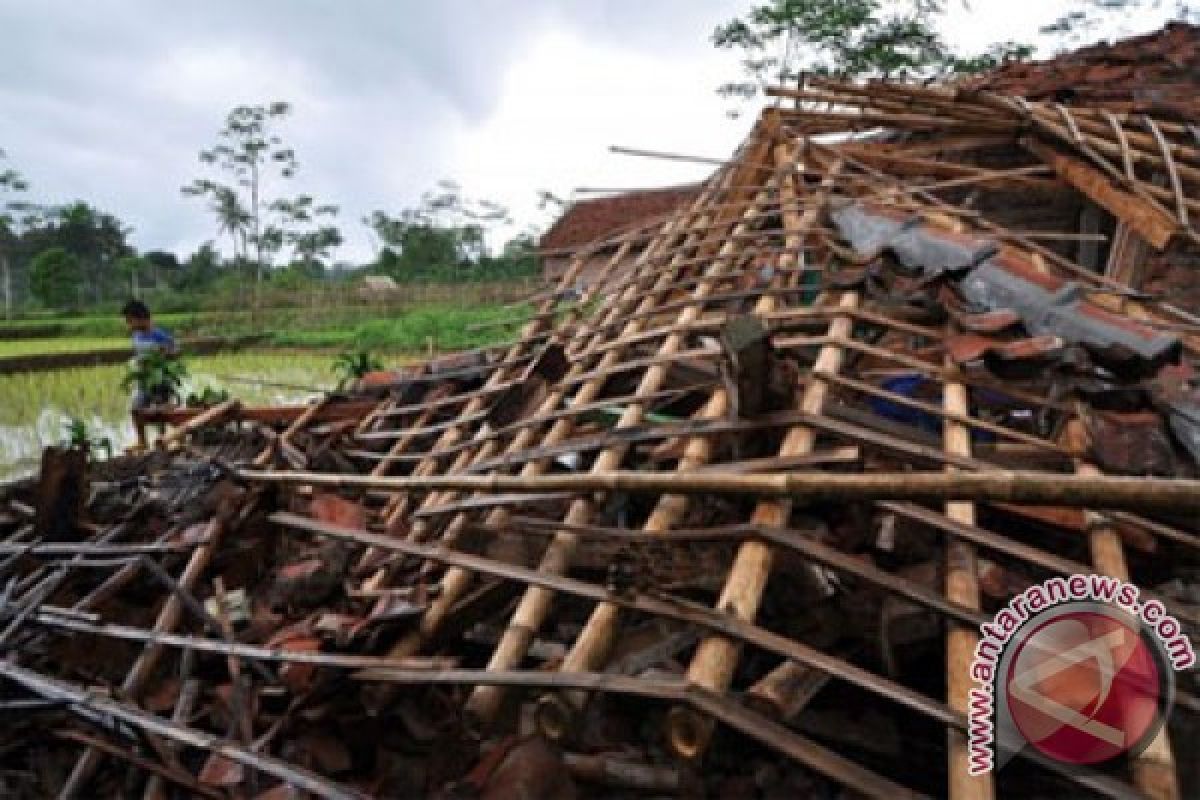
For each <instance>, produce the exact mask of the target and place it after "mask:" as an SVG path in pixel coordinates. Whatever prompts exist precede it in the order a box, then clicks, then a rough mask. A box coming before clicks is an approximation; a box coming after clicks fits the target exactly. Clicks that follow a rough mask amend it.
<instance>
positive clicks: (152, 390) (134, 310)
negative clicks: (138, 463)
mask: <svg viewBox="0 0 1200 800" xmlns="http://www.w3.org/2000/svg"><path fill="white" fill-rule="evenodd" d="M121 314H122V315H124V317H125V325H126V327H128V328H129V333H130V335H131V336H132V338H133V357H134V358H135V359H142V358H145V357H146V356H147V355H148V354H150V353H161V354H162V355H164V356H170V357H174V356H176V355H178V354H179V347H178V346H177V345H176V344H175V337H173V336H171V334H170V333H168V332H167V331H165V330H164V329H162V328H160V327H158V326H157V325H155V324H154V320H153V318H152V317H151V316H150V309H149V308H147V307H146V304H145V303H143V302H142V301H140V300H130V301H129V302H128V303H126V304H125V307H124V308H123V309H121ZM172 394H173V389H172V387H171V386H167V385H163V386H137V387H135V388H134V390H133V427H134V430H135V431H137V437H138V444H139V445H140V446H145V444H146V432H145V425H144V424H143V423H142V421H141V420H140V419H139V412H141V411H143V410H145V409H147V408H149V407H151V406H159V405H165V404H167V403H170V402H171V397H172Z"/></svg>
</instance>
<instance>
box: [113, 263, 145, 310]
mask: <svg viewBox="0 0 1200 800" xmlns="http://www.w3.org/2000/svg"><path fill="white" fill-rule="evenodd" d="M117 272H118V273H120V274H121V275H123V276H124V277H125V278H126V279H128V281H129V293H130V296H131V297H134V298H136V299H139V300H140V299H141V292H140V291H139V290H138V278H139V276H145V275H147V274H149V272H150V262H149V261H147V260H146V259H145V258H142V257H140V256H123V257H122V258H121V259H120V260H118V261H117Z"/></svg>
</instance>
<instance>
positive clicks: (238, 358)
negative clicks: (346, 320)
mask: <svg viewBox="0 0 1200 800" xmlns="http://www.w3.org/2000/svg"><path fill="white" fill-rule="evenodd" d="M384 361H385V363H388V364H393V363H395V364H398V363H402V362H403V359H400V358H391V359H389V358H385V359H384ZM332 362H333V357H332V355H331V354H329V353H324V352H317V353H306V352H294V351H287V352H284V351H246V352H239V353H224V354H218V355H214V356H204V357H197V358H193V359H188V361H187V365H188V372H189V374H190V377H189V379H188V383H187V385H186V386H185V391H186V392H190V391H198V390H201V389H203V388H204V387H206V386H212V387H215V388H223V389H226V390H227V391H229V393H230V394H232V395H233V396H235V397H238V398H241V399H242V400H243V401H244V402H245V403H247V404H264V403H291V402H302V401H305V400H308V399H310V398H312V397H313V396H315V395H316V394H318V393H319V391H315V390H320V389H325V388H330V387H332V386H333V384H334V383H335V379H334V376H333V373H332V372H331V369H330V367H331V364H332ZM124 373H125V367H124V366H122V365H115V366H105V367H86V368H81V369H63V370H55V371H52V372H21V373H13V374H7V375H0V483H3V482H5V481H8V480H12V479H14V478H16V477H19V476H21V475H23V474H26V473H28V472H30V471H32V470H33V469H35V468H36V466H37V463H38V459H39V458H40V454H41V450H42V448H43V447H45V446H47V445H50V444H58V443H59V442H61V441H62V440H63V436H64V429H65V428H66V425H67V422H68V420H70V419H71V418H72V417H76V418H79V419H81V420H83V421H84V422H85V423H86V424H87V426H88V428H89V430H91V431H92V432H93V434H94V435H97V436H102V437H107V438H108V439H109V440H110V441H111V442H112V444H113V447H114V448H115V449H116V450H118V451H119V450H120V449H122V448H124V447H126V446H128V445H129V444H132V442H133V441H134V434H133V425H132V423H131V421H130V418H129V400H130V397H129V392H128V391H126V390H125V389H123V388H122V387H121V378H122V376H123V375H124ZM264 384H281V385H278V386H272V385H264ZM282 384H286V385H287V387H285V386H283V385H282ZM288 387H290V388H288Z"/></svg>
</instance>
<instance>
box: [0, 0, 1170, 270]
mask: <svg viewBox="0 0 1200 800" xmlns="http://www.w3.org/2000/svg"><path fill="white" fill-rule="evenodd" d="M750 5H751V4H750V3H749V2H747V1H746V0H742V1H741V2H739V1H738V0H421V1H420V2H418V1H417V0H202V1H194V0H36V2H31V1H30V0H0V32H2V34H3V46H2V47H0V148H2V149H4V150H5V151H7V153H8V156H9V163H10V164H11V165H12V166H15V167H17V168H18V169H20V170H21V171H22V172H23V173H24V174H25V176H26V178H28V179H29V181H30V182H31V183H32V191H31V193H30V199H33V200H35V201H39V202H45V203H62V202H67V201H70V200H73V199H76V198H79V199H83V200H87V201H88V202H91V203H93V204H94V205H97V206H99V207H100V208H102V209H103V210H106V211H110V212H112V213H115V214H116V215H118V216H119V217H120V218H121V219H122V220H124V221H125V222H126V223H127V224H128V225H130V226H132V227H133V229H134V233H133V241H134V243H135V244H136V245H137V246H138V247H139V248H141V249H156V248H161V249H167V250H173V251H176V252H178V253H180V254H181V255H184V254H186V253H188V252H190V251H191V250H193V249H194V248H195V247H196V246H197V245H198V244H199V243H201V242H203V241H204V240H206V239H211V238H214V237H215V235H216V232H215V227H214V223H213V221H212V219H211V217H210V216H209V215H208V214H207V213H206V211H205V210H204V205H203V203H202V202H201V201H199V200H196V199H188V198H185V197H183V196H181V194H180V192H179V187H180V186H182V185H183V184H185V183H188V182H190V180H191V179H192V178H194V177H196V176H197V175H199V174H201V169H200V165H199V164H198V162H197V159H196V153H197V151H198V150H200V149H201V148H203V147H207V146H210V145H211V144H212V143H213V141H214V139H215V134H216V131H217V130H218V129H219V128H220V126H221V124H222V121H223V119H224V115H225V113H226V112H227V111H228V109H229V108H230V107H232V106H234V105H236V104H239V103H251V104H253V103H262V102H268V101H271V100H287V101H289V102H291V103H292V104H293V105H294V114H293V116H292V118H291V119H289V120H288V121H287V123H286V125H285V126H284V128H283V131H282V132H283V135H284V137H285V139H286V140H287V141H288V142H289V143H291V144H292V145H294V147H295V148H296V150H297V152H298V155H299V159H300V163H301V169H300V173H299V176H298V178H297V180H296V181H295V182H294V184H293V185H294V189H295V190H297V191H307V192H311V193H312V194H314V195H316V197H317V199H318V200H319V201H321V202H332V203H336V204H338V205H340V206H341V208H342V213H341V215H340V224H341V227H342V229H343V232H344V234H345V236H346V239H347V244H346V246H345V247H343V248H342V250H341V251H340V253H339V257H341V258H344V259H349V260H358V259H363V258H366V257H367V256H368V255H369V253H370V249H371V245H370V242H369V239H368V236H367V234H366V231H365V229H364V228H363V226H362V225H361V224H360V223H359V220H360V219H361V217H362V216H363V215H364V214H365V213H367V212H368V211H370V210H372V209H376V208H382V209H386V210H389V211H391V212H396V211H399V210H400V209H402V208H404V207H406V206H411V205H412V204H414V203H415V202H416V201H417V199H418V198H419V196H420V194H421V193H422V191H424V190H426V189H428V188H430V187H432V186H433V184H434V183H435V182H436V181H437V180H438V179H440V178H449V179H453V180H455V181H457V182H459V183H460V184H461V185H462V186H463V189H464V191H465V192H466V193H467V194H469V195H473V196H481V197H486V198H489V199H493V200H496V201H499V202H501V203H503V204H505V205H507V206H509V207H510V208H511V209H513V211H514V214H515V215H516V217H517V218H518V221H519V223H521V225H523V224H528V223H532V222H543V221H544V220H543V219H542V218H541V217H540V216H539V215H538V214H537V212H536V210H535V194H536V191H537V190H538V189H543V188H544V189H550V190H552V191H554V192H556V193H559V194H560V195H563V196H567V195H569V194H570V193H571V191H572V190H573V189H574V188H576V187H581V186H585V187H602V188H634V187H641V186H653V185H663V184H671V183H679V182H684V181H689V180H695V179H697V178H700V177H703V175H704V174H705V170H704V168H703V167H699V166H695V165H690V164H679V163H673V162H665V161H657V160H648V159H642V158H631V157H628V156H619V155H614V154H611V153H609V152H608V146H609V145H612V144H624V145H631V146H636V147H642V148H650V149H662V150H672V151H676V152H683V153H690V154H697V155H710V156H724V155H727V154H728V153H729V152H731V151H732V150H733V148H735V147H736V145H737V144H738V142H739V141H740V140H741V138H742V137H743V136H744V134H745V132H746V131H747V129H748V128H749V125H750V122H751V119H752V117H751V116H750V115H746V116H743V117H742V118H741V119H739V120H731V119H729V118H728V117H727V116H726V113H725V112H726V111H727V109H728V108H729V104H728V103H727V102H726V101H724V100H722V99H721V98H719V97H717V96H716V94H715V93H714V91H713V90H714V88H715V87H716V86H717V85H718V84H720V83H721V82H722V81H724V80H728V79H730V78H732V77H736V75H737V64H736V58H735V57H734V56H733V55H731V54H728V53H721V52H717V51H715V50H714V49H713V48H712V46H711V44H710V43H709V35H710V34H711V32H712V29H713V28H714V27H715V26H716V25H717V24H718V23H720V22H723V21H725V20H726V19H728V18H729V17H731V16H733V15H735V14H737V13H739V12H741V11H742V10H744V9H745V8H747V7H749V6H750ZM1065 5H1067V0H970V5H969V8H968V9H964V8H962V7H960V6H957V5H956V6H955V7H954V11H953V13H952V16H951V18H950V20H949V22H948V23H947V26H946V33H947V36H948V38H950V39H951V40H952V41H953V42H955V43H956V44H960V45H962V46H964V47H967V48H971V47H980V46H982V45H984V44H986V43H987V42H988V41H994V40H997V39H1004V38H1019V39H1025V40H1029V39H1032V38H1033V36H1034V33H1035V31H1036V28H1037V26H1038V25H1039V24H1042V23H1044V22H1047V21H1049V20H1050V19H1053V18H1054V16H1055V15H1056V12H1057V11H1058V10H1060V9H1061V8H1062V7H1063V6H1065ZM1159 22H1161V17H1160V16H1158V15H1153V14H1145V15H1142V16H1139V17H1138V18H1136V19H1132V20H1128V21H1127V22H1126V24H1125V27H1126V28H1127V30H1129V31H1141V30H1148V29H1151V28H1153V27H1155V26H1156V25H1157V24H1158V23H1159ZM521 225H518V226H517V228H519V227H521ZM515 230H516V229H514V232H515Z"/></svg>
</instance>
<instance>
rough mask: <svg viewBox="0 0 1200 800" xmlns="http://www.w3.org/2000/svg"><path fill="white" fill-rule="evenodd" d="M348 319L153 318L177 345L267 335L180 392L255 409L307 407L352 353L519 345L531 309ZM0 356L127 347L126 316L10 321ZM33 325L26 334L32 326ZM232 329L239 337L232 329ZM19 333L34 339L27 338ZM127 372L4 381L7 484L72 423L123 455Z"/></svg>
mask: <svg viewBox="0 0 1200 800" xmlns="http://www.w3.org/2000/svg"><path fill="white" fill-rule="evenodd" d="M346 312H347V315H348V316H342V315H341V314H340V312H339V314H336V315H332V316H331V315H321V314H315V313H309V310H306V309H290V310H287V311H286V312H279V313H275V314H273V315H272V317H271V320H270V324H264V322H265V321H264V320H262V319H259V320H256V321H254V324H253V325H252V326H249V325H247V326H243V325H242V323H250V322H252V321H251V320H250V319H249V318H243V316H244V315H239V312H236V311H230V312H223V313H222V314H221V315H220V316H218V315H217V314H215V313H211V312H209V313H199V314H192V315H183V314H179V315H174V314H163V315H159V316H158V317H156V320H157V321H158V322H159V323H160V324H162V325H164V326H165V327H167V328H168V329H171V330H173V331H174V332H175V333H176V335H177V336H185V335H195V334H197V333H203V334H218V335H232V334H235V333H247V332H251V331H253V332H264V333H268V334H269V339H268V341H267V343H266V346H267V347H273V348H276V349H263V350H252V351H241V352H232V353H223V354H218V355H213V356H203V357H193V358H188V359H187V365H188V371H189V373H190V378H189V381H188V384H187V385H186V386H185V387H184V393H185V394H187V393H190V392H199V391H202V390H203V389H204V388H205V387H213V388H220V389H225V390H226V391H228V392H229V393H230V394H232V395H234V396H235V397H239V398H241V399H242V400H243V401H244V402H245V403H247V404H269V403H289V402H299V401H304V400H306V399H309V398H310V397H312V396H313V395H315V394H317V393H319V392H320V391H321V390H322V389H326V388H329V387H331V386H332V385H333V384H334V383H335V379H334V376H333V374H332V372H331V366H332V364H333V360H334V358H335V357H336V355H337V353H338V352H340V351H344V350H351V349H353V350H369V351H370V352H372V353H374V354H375V355H377V356H379V357H381V358H382V360H383V361H384V363H385V364H387V365H389V366H391V365H400V364H403V363H406V362H411V361H412V360H413V358H414V357H415V356H418V355H419V356H424V355H425V354H426V353H428V352H429V351H430V350H431V349H432V350H433V351H435V352H439V353H445V352H452V351H457V350H466V349H470V348H474V347H483V346H487V345H492V344H497V343H500V342H503V341H507V340H509V339H511V338H512V337H513V336H514V334H515V332H516V331H517V330H518V329H519V327H520V326H521V324H522V323H523V322H524V321H525V320H526V319H527V318H528V316H529V313H530V312H531V307H530V306H528V305H526V304H519V303H518V304H511V305H507V306H502V305H480V304H461V305H455V304H449V303H445V302H432V303H427V304H425V305H421V306H418V307H414V308H408V309H404V310H400V311H390V312H389V311H387V310H382V309H372V308H367V307H364V308H359V309H347V310H346ZM4 326H5V328H6V329H7V330H8V331H12V332H13V333H12V334H10V335H8V336H5V335H0V358H6V357H22V356H31V355H37V354H42V353H70V352H82V351H91V350H106V349H127V348H128V346H129V340H128V337H127V334H126V332H125V330H124V327H125V324H124V321H123V320H121V319H120V318H119V317H116V318H114V317H112V316H93V317H74V318H63V319H54V320H48V321H47V320H28V321H19V320H18V321H14V322H9V323H4ZM29 327H31V328H33V329H34V330H33V331H26V330H25V328H29ZM235 329H236V330H235ZM21 333H31V334H32V335H31V336H28V338H27V337H25V336H22V335H20V334H21ZM124 374H125V366H124V365H123V364H117V365H113V366H99V367H80V368H67V369H54V370H48V371H41V372H17V373H7V374H6V373H3V372H0V483H3V482H5V481H7V480H11V479H12V478H14V477H17V476H20V475H22V474H25V473H27V472H29V471H31V470H32V469H34V468H36V465H37V462H38V459H39V458H40V454H41V450H42V448H44V447H45V446H47V445H50V444H57V443H59V442H61V441H62V440H63V438H64V429H65V427H66V425H67V422H68V421H69V420H70V419H72V418H78V419H80V420H82V421H83V422H84V423H85V424H86V425H87V426H88V428H89V430H90V431H91V432H92V434H93V435H94V436H99V437H104V438H107V439H109V440H110V441H111V442H112V444H113V447H114V448H115V449H117V450H118V451H119V450H120V449H121V448H123V447H125V446H127V445H129V444H131V443H132V442H133V440H134V433H133V426H132V423H131V421H130V419H129V401H130V397H129V392H128V391H126V390H125V389H123V388H122V387H121V378H122V377H123V376H124Z"/></svg>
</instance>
